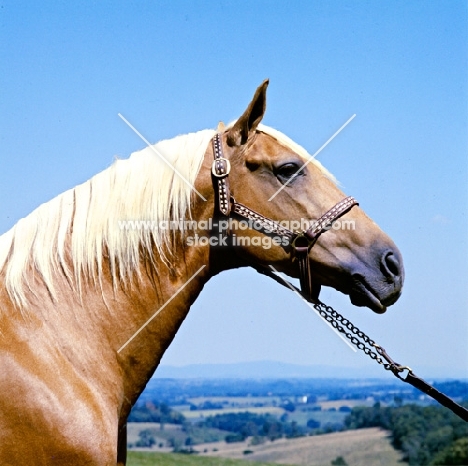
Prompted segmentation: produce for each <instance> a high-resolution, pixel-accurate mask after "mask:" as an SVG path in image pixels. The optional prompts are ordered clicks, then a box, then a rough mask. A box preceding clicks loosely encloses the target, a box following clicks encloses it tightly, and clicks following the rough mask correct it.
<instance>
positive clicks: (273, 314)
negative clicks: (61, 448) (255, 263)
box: [0, 0, 468, 377]
mask: <svg viewBox="0 0 468 466" xmlns="http://www.w3.org/2000/svg"><path fill="white" fill-rule="evenodd" d="M0 7H1V8H0V34H1V36H0V61H1V63H2V72H1V74H0V89H1V93H0V106H1V112H0V167H1V168H0V199H1V201H0V231H1V232H4V231H7V230H8V229H9V228H10V227H11V226H13V225H14V224H15V223H16V222H17V221H18V220H19V219H20V218H21V217H23V216H25V215H27V214H28V213H29V212H30V211H31V210H33V209H34V208H35V207H37V206H38V205H39V204H40V203H42V202H46V201H47V200H49V199H51V198H52V197H54V196H56V195H58V194H59V193H61V192H62V191H64V190H66V189H68V188H70V187H73V186H75V185H77V184H79V183H81V182H83V181H85V180H86V179H88V178H89V177H91V176H92V175H94V174H95V173H97V172H99V171H101V170H103V169H105V168H106V167H108V166H109V165H110V164H111V163H112V161H113V159H114V158H115V156H119V157H127V156H128V155H129V154H130V153H131V152H133V151H135V150H138V149H141V148H143V146H144V143H143V142H142V141H141V140H140V139H139V138H138V137H137V136H136V135H135V134H134V133H133V132H132V131H131V130H130V129H129V128H128V127H127V126H126V125H125V124H124V123H123V121H122V120H121V119H120V118H119V117H118V113H119V112H120V113H121V114H122V115H123V116H125V118H127V119H128V120H129V121H130V122H132V124H133V125H134V126H135V127H136V128H138V130H139V131H140V132H141V133H142V134H143V135H144V136H145V137H146V138H147V139H148V140H150V141H152V142H156V141H158V140H160V139H163V138H169V137H173V136H176V135H177V134H181V133H186V132H191V131H196V130H199V129H203V128H208V127H209V128H212V127H215V126H216V124H217V122H218V121H219V120H224V121H231V120H232V119H234V118H236V117H238V116H239V115H240V114H241V113H242V111H243V110H244V108H245V106H246V105H247V104H248V102H249V100H250V98H251V96H252V95H253V92H254V90H255V88H256V87H257V86H258V85H259V84H260V83H261V81H262V80H263V79H264V78H267V77H268V78H270V87H269V90H268V108H267V114H266V117H265V120H264V123H265V124H268V125H270V126H273V127H276V128H277V129H279V130H281V131H283V132H284V133H286V134H287V135H289V136H290V137H292V138H293V139H294V140H296V141H297V142H299V143H300V144H302V145H303V146H304V147H306V148H307V149H308V150H309V152H311V153H313V152H315V151H316V150H317V149H318V148H319V147H320V146H321V145H322V144H323V143H324V142H325V141H326V140H327V139H328V138H329V137H330V136H331V135H332V134H333V133H334V132H335V131H336V130H337V129H338V128H339V127H340V126H341V125H342V124H343V123H344V122H345V121H346V120H347V119H348V118H349V117H350V116H351V115H353V114H356V118H355V119H354V120H353V121H352V122H351V123H350V124H349V126H348V127H346V128H345V130H344V131H343V132H342V133H341V134H340V135H339V136H338V137H337V138H336V139H335V140H333V141H332V143H331V144H330V145H329V146H327V148H326V149H325V150H324V151H323V152H322V153H321V154H320V156H319V159H320V160H321V161H322V163H323V164H324V165H325V166H326V167H327V168H328V169H329V170H330V171H331V172H332V173H334V174H335V175H336V176H337V178H338V179H339V180H340V182H341V185H342V188H343V190H344V191H345V192H346V194H349V195H353V196H355V197H356V198H357V199H358V200H359V201H360V203H361V206H362V207H363V208H364V209H365V210H366V211H367V212H368V214H369V215H370V216H371V217H372V218H374V220H375V221H376V222H377V223H378V224H379V225H380V226H381V227H382V228H383V229H384V230H385V231H386V232H387V233H388V234H389V235H390V236H391V237H392V238H393V239H394V241H395V242H396V244H397V245H398V246H399V248H400V249H401V251H402V253H403V257H404V260H405V266H406V277H407V278H406V283H405V288H404V292H403V296H402V298H401V299H400V300H399V302H398V303H397V304H396V305H395V306H393V307H391V308H390V309H389V311H388V312H387V313H386V314H384V315H382V316H378V315H374V314H373V313H372V312H371V311H369V310H367V309H363V308H353V306H352V305H351V304H350V303H349V300H348V298H346V297H343V296H341V295H339V294H338V293H337V292H335V291H334V290H324V291H323V292H322V299H324V300H325V301H326V302H328V303H330V304H332V305H334V306H336V307H337V308H338V309H340V310H341V311H342V312H343V313H345V314H346V316H348V317H350V318H352V319H353V321H355V323H356V325H358V326H359V327H362V328H363V329H364V330H366V331H368V333H370V334H371V335H372V337H373V338H374V339H376V340H377V341H378V342H380V343H381V344H382V345H383V346H384V347H386V348H387V349H388V351H389V352H390V353H391V354H392V355H394V357H395V359H397V360H398V361H400V362H403V363H405V364H407V365H409V366H411V367H413V369H414V370H415V372H419V373H421V375H428V376H431V375H433V374H436V373H437V374H438V373H443V374H447V375H458V376H460V375H464V376H466V377H468V338H467V336H468V293H467V284H468V245H467V238H468V236H467V233H468V225H467V223H468V221H467V207H468V193H467V186H468V184H467V181H468V157H467V123H468V118H467V108H468V106H467V103H468V99H467V90H468V85H467V3H466V2H465V1H458V0H452V1H450V2H447V1H434V2H427V1H392V2H375V1H359V2H356V1H349V2H348V1H334V2H326V1H313V2H311V1H300V0H299V1H294V2H286V1H276V2H273V1H270V2H267V1H250V2H246V1H237V2H233V1H206V0H205V1H180V0H179V1H177V0H176V1H155V2H138V1H137V2H121V1H116V2H110V1H109V2H78V3H75V4H72V3H70V2H47V1H44V2H29V1H22V2H12V1H5V2H2V5H0ZM233 280H234V281H235V283H236V289H237V290H238V289H239V287H243V289H244V290H245V293H243V294H242V296H239V293H238V292H237V291H236V289H234V288H233V287H232V285H231V283H232V281H233ZM216 283H217V284H222V285H223V289H224V290H225V292H226V298H225V301H227V304H226V306H225V307H224V308H223V309H222V310H220V309H219V308H216V307H215V305H214V302H215V299H216V296H217V295H216V290H215V285H216ZM265 359H269V360H278V361H283V362H291V363H297V364H330V365H336V366H343V365H347V366H364V365H366V364H371V362H370V361H369V362H367V360H366V359H365V357H363V356H359V355H356V354H355V353H353V352H352V351H350V350H349V349H348V347H347V346H346V345H345V344H343V343H342V342H341V341H340V340H339V339H338V338H337V337H336V336H335V335H334V334H333V333H332V332H331V331H329V330H328V329H327V328H326V327H325V326H324V325H323V324H322V323H321V322H320V321H319V319H318V318H317V317H316V316H315V315H313V314H312V311H310V310H309V309H308V308H306V307H305V306H303V305H302V304H301V303H300V302H299V301H298V300H297V298H296V297H295V296H293V295H292V294H291V293H288V292H287V291H286V290H282V289H279V287H278V286H277V285H276V284H274V283H270V282H269V281H268V280H267V279H265V278H262V277H260V276H257V275H256V274H255V273H254V272H251V271H247V270H243V271H234V272H229V273H225V274H222V275H221V276H219V277H217V278H216V279H215V280H214V281H213V283H210V284H209V285H208V286H207V287H206V289H205V290H204V291H203V293H202V295H201V296H200V298H199V300H198V301H197V302H196V303H195V305H194V306H193V308H192V310H191V312H190V315H189V317H188V318H187V320H186V322H185V323H184V324H183V326H182V329H181V331H180V332H179V334H178V335H177V337H176V339H175V341H174V343H173V345H172V346H171V348H170V349H169V351H168V352H167V354H166V355H165V357H164V359H163V362H164V363H165V364H171V365H184V364H191V363H228V362H238V361H254V360H265Z"/></svg>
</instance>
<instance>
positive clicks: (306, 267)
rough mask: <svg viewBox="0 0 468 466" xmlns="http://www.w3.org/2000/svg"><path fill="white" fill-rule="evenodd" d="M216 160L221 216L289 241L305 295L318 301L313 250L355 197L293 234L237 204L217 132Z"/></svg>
mask: <svg viewBox="0 0 468 466" xmlns="http://www.w3.org/2000/svg"><path fill="white" fill-rule="evenodd" d="M213 154H214V161H213V165H212V167H211V173H212V175H213V184H214V187H215V191H216V202H217V204H218V210H219V212H220V213H221V215H223V216H225V217H230V215H231V213H234V214H235V215H237V216H239V217H243V218H245V219H247V220H250V221H252V222H254V223H255V229H256V230H263V231H264V232H266V233H267V234H270V235H275V236H281V237H283V238H286V239H287V242H288V245H289V246H290V247H291V248H292V250H293V255H294V257H295V258H297V261H298V264H299V279H300V284H301V289H302V292H303V294H304V295H305V296H306V297H307V299H308V300H309V301H311V302H318V295H319V293H320V285H319V284H318V285H314V283H313V282H312V274H311V270H310V261H309V257H308V255H309V251H310V249H311V248H312V247H313V246H314V244H315V243H316V242H317V240H318V238H319V236H320V235H321V234H322V233H324V232H325V231H328V230H329V229H330V227H331V226H332V225H333V222H334V221H335V220H337V219H338V218H339V217H341V216H342V215H344V214H345V213H346V212H348V211H349V210H350V209H351V208H352V207H353V206H355V205H358V202H357V201H356V199H354V197H352V196H348V197H346V198H344V199H343V200H342V201H340V202H338V203H337V204H336V205H335V206H334V207H332V208H331V209H330V210H329V211H327V212H326V213H325V214H323V215H322V216H321V217H320V218H319V219H318V220H317V221H316V222H314V224H313V225H312V226H311V227H310V228H308V229H307V230H302V231H299V232H298V231H296V232H293V231H291V230H289V229H288V228H285V227H283V226H282V225H280V224H279V223H277V222H275V221H274V220H272V219H270V218H267V217H264V216H263V215H261V214H259V213H258V212H256V211H255V210H252V209H250V208H249V207H247V206H245V205H243V204H240V203H239V202H236V200H235V199H234V197H233V196H231V194H230V190H229V172H230V170H231V164H230V162H229V160H228V159H226V158H225V157H224V154H223V144H222V139H221V134H220V133H217V134H216V135H215V136H214V138H213ZM255 268H256V269H257V271H259V272H261V273H264V274H266V275H271V272H268V271H267V270H268V269H266V268H264V267H261V266H255Z"/></svg>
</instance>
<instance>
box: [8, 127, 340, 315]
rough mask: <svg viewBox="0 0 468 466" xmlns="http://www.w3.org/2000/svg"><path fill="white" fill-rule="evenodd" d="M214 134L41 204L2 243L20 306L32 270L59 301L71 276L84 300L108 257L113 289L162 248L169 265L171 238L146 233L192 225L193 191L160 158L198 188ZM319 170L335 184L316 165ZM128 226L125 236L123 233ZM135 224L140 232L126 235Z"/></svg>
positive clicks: (187, 139)
mask: <svg viewBox="0 0 468 466" xmlns="http://www.w3.org/2000/svg"><path fill="white" fill-rule="evenodd" d="M258 129H259V131H261V132H264V133H266V134H268V135H270V136H272V137H273V138H275V139H276V140H278V142H280V143H281V144H283V145H285V146H287V147H289V148H291V149H292V150H293V151H295V152H296V153H297V154H298V155H300V156H301V157H302V158H304V159H305V160H307V159H309V158H310V155H309V154H308V153H307V151H306V150H305V149H303V148H302V147H301V146H299V145H298V144H296V143H295V142H294V141H292V140H291V139H289V138H288V137H287V136H285V135H284V134H282V133H280V132H279V131H277V130H274V129H273V128H269V127H267V126H264V125H260V126H259V128H258ZM214 134H215V131H213V130H203V131H199V132H197V133H191V134H187V135H183V136H178V137H176V138H174V139H170V140H165V141H161V142H159V143H157V144H155V145H154V146H150V147H147V148H145V149H143V150H141V151H139V152H135V153H133V154H132V155H131V156H130V157H129V158H128V159H126V160H117V161H115V162H114V163H113V164H112V165H111V166H110V167H109V168H108V169H106V170H104V171H103V172H101V173H99V174H97V175H95V176H94V177H93V178H91V179H90V180H88V181H86V182H85V183H83V184H81V185H79V186H76V187H75V188H73V189H71V190H68V191H66V192H64V193H62V194H60V195H59V196H57V197H56V198H54V199H52V200H51V201H49V202H47V203H45V204H42V205H41V206H39V207H38V208H37V209H35V210H34V211H33V212H32V213H31V214H29V215H28V216H27V217H25V218H23V219H21V220H20V221H19V222H18V223H17V224H16V225H15V226H14V227H13V228H12V229H11V230H10V231H8V232H7V233H5V234H4V235H2V236H0V272H3V273H5V284H6V289H7V291H8V293H9V295H10V297H11V298H12V300H13V301H14V302H15V304H16V305H17V306H18V307H20V308H21V307H23V306H25V305H26V303H27V298H26V294H25V290H26V289H28V288H29V284H28V271H31V269H32V270H33V271H34V273H36V274H38V275H39V276H40V277H41V279H42V280H43V282H44V284H45V285H46V286H47V288H48V290H49V292H50V294H51V296H52V297H55V296H56V292H55V287H54V276H55V275H57V274H62V275H65V276H66V277H67V278H68V280H69V282H70V283H71V284H73V286H74V287H75V288H76V291H77V293H79V295H81V289H82V283H81V280H82V277H90V278H91V279H92V280H93V281H95V282H96V281H97V282H100V280H101V275H100V274H101V270H102V263H103V258H104V254H106V261H108V263H109V264H110V268H111V274H112V280H113V282H114V284H115V283H117V282H118V281H123V280H126V279H129V278H131V276H132V274H133V273H134V272H135V271H137V273H138V270H139V264H140V260H141V255H142V251H147V250H151V249H152V248H153V247H156V249H157V251H158V253H159V254H160V255H161V258H162V259H163V260H164V259H165V257H166V256H165V255H166V254H167V253H168V251H169V250H170V248H169V246H170V245H171V244H172V235H171V231H169V230H168V229H160V228H153V227H150V228H148V227H145V226H144V225H145V224H146V225H148V222H149V225H159V224H160V222H161V221H168V220H172V221H175V222H177V221H179V220H184V219H186V218H187V216H189V215H190V201H191V196H192V195H193V191H192V188H191V186H190V185H189V184H187V183H186V181H184V180H183V179H182V177H180V176H179V175H178V174H177V173H176V172H175V170H173V169H172V168H171V167H170V166H169V165H168V164H166V163H165V162H164V161H163V160H162V159H161V158H160V157H159V156H158V154H157V153H160V154H162V155H163V156H164V158H165V159H166V160H167V161H168V162H169V163H170V164H171V165H172V166H173V167H174V168H175V169H176V170H177V172H178V173H180V174H181V175H182V176H183V177H184V178H185V179H186V180H187V181H188V182H189V183H190V184H192V185H193V184H194V183H195V179H196V177H197V175H198V172H199V170H200V167H201V164H202V161H203V156H204V154H205V152H206V149H207V146H208V144H209V142H210V140H211V139H212V137H213V136H214ZM313 163H314V164H315V165H316V166H318V167H319V168H320V170H322V172H323V173H324V174H325V175H327V176H329V177H330V178H331V179H333V176H332V175H331V174H330V173H329V172H328V171H327V170H326V169H325V168H324V167H323V166H322V165H321V164H320V163H319V162H318V161H316V160H314V161H313ZM125 222H127V223H126V224H125ZM124 224H125V225H127V228H122V225H124ZM129 224H130V227H131V226H135V225H136V226H138V225H140V227H139V228H138V227H137V228H128V226H129ZM142 226H143V227H142ZM172 233H173V232H172ZM68 261H71V269H70V264H69V262H68Z"/></svg>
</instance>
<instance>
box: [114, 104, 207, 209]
mask: <svg viewBox="0 0 468 466" xmlns="http://www.w3.org/2000/svg"><path fill="white" fill-rule="evenodd" d="M117 115H119V117H120V118H121V119H122V120H123V121H124V122H125V123H126V124H127V126H128V127H129V128H131V129H132V130H133V131H134V132H135V134H137V135H138V136H139V137H140V138H141V139H142V140H143V141H144V142H146V144H148V147H149V148H150V149H151V150H152V151H153V152H154V153H155V154H156V155H157V156H158V157H159V158H160V159H162V160H163V161H164V162H165V163H166V165H168V166H169V167H171V168H172V170H173V171H174V173H176V174H177V175H178V176H179V177H180V178H181V179H182V180H184V181H185V182H186V183H187V184H188V185H189V186H190V187H191V188H192V189H193V190H194V191H195V192H196V193H197V194H198V195H199V196H200V197H201V198H202V199H203V200H204V201H206V199H205V198H204V197H203V195H202V194H201V193H200V192H199V191H197V190H196V189H195V187H194V186H193V184H192V183H190V181H188V180H187V178H185V176H184V175H182V173H180V172H179V171H178V170H177V168H175V167H174V165H172V164H171V162H169V161H168V160H167V159H166V158H165V157H164V155H162V154H161V152H159V151H158V150H157V149H156V148H155V147H154V146H153V145H151V144H150V143H149V141H148V140H147V139H146V138H145V137H144V136H143V135H142V134H141V133H140V132H139V131H138V130H137V129H136V128H135V127H134V126H133V125H132V124H131V123H130V122H129V121H128V120H127V119H126V118H125V117H124V116H123V115H122V114H121V113H117Z"/></svg>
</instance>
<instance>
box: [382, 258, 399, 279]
mask: <svg viewBox="0 0 468 466" xmlns="http://www.w3.org/2000/svg"><path fill="white" fill-rule="evenodd" d="M401 270H402V267H401V264H400V261H399V260H398V257H397V256H396V255H395V254H394V253H393V252H392V251H389V252H387V253H386V254H384V256H383V259H382V273H384V274H385V275H387V276H388V277H395V278H396V277H399V276H400V275H401Z"/></svg>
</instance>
